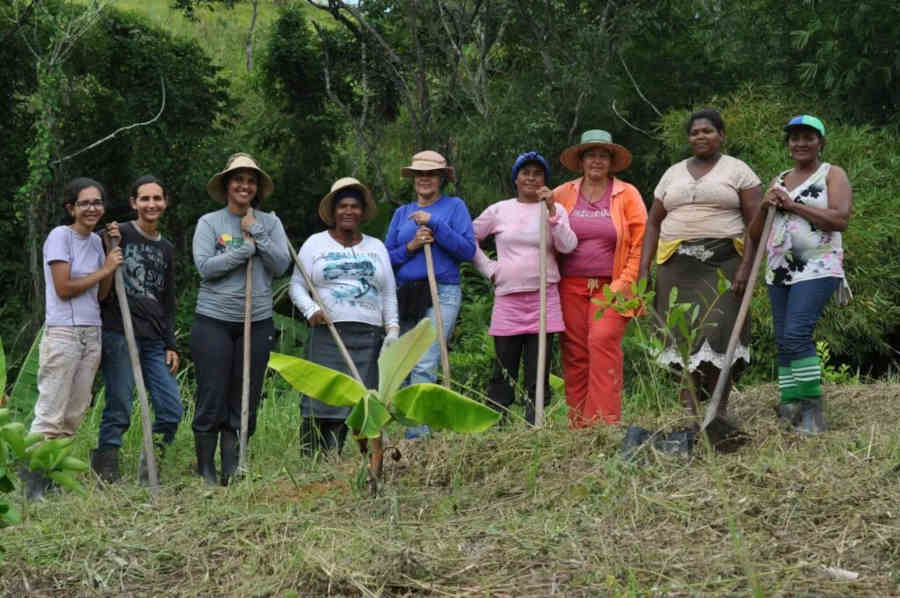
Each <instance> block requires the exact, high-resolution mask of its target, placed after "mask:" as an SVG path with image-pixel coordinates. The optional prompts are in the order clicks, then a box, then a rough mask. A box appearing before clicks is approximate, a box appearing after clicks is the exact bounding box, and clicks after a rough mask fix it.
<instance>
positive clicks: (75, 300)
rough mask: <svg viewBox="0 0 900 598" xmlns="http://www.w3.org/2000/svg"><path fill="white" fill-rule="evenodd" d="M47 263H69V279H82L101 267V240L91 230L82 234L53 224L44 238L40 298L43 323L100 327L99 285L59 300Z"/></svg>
mask: <svg viewBox="0 0 900 598" xmlns="http://www.w3.org/2000/svg"><path fill="white" fill-rule="evenodd" d="M50 262H66V263H67V264H69V278H70V279H76V278H84V277H85V276H88V275H90V274H93V273H94V272H96V271H97V270H99V269H100V268H102V267H103V264H104V263H105V262H106V254H105V253H104V252H103V242H102V241H101V240H100V237H99V236H97V235H96V234H94V233H91V234H90V235H88V236H86V237H83V236H81V235H79V234H78V233H76V232H75V231H74V230H72V228H71V227H68V226H57V227H56V228H54V229H53V230H52V231H50V234H49V235H47V240H46V241H44V286H45V290H44V301H45V306H46V312H47V316H46V318H45V320H44V323H45V324H46V325H47V326H100V325H101V323H102V322H101V320H100V303H99V302H98V301H97V290H98V289H99V286H100V285H99V284H95V285H94V286H92V287H91V288H89V289H88V290H86V291H85V292H83V293H81V294H80V295H78V296H77V297H72V298H71V299H63V298H61V297H60V296H59V295H57V294H56V287H55V286H54V285H53V275H52V274H51V273H50Z"/></svg>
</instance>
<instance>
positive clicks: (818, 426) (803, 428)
mask: <svg viewBox="0 0 900 598" xmlns="http://www.w3.org/2000/svg"><path fill="white" fill-rule="evenodd" d="M802 403H803V413H802V414H801V416H800V425H798V426H797V431H798V432H800V433H801V434H804V435H806V436H818V435H819V434H821V433H822V432H825V431H827V430H828V424H826V423H825V411H824V410H823V409H822V399H821V398H817V399H803V401H802Z"/></svg>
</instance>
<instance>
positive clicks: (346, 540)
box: [0, 385, 900, 597]
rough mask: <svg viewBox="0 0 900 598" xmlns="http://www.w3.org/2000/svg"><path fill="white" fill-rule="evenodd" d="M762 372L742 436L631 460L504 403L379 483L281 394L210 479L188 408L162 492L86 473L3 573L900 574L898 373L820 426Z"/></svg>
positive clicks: (772, 578)
mask: <svg viewBox="0 0 900 598" xmlns="http://www.w3.org/2000/svg"><path fill="white" fill-rule="evenodd" d="M774 392H775V391H774V388H773V387H771V386H763V387H757V388H753V389H750V390H747V391H744V392H743V393H741V394H740V395H739V396H737V397H735V399H734V405H735V414H736V415H737V416H739V417H740V418H741V419H742V420H743V421H744V424H745V427H746V429H747V431H749V432H750V433H751V435H752V441H751V443H750V444H749V445H747V446H745V447H744V448H743V449H741V450H740V451H739V452H737V453H734V454H730V455H703V454H698V455H697V456H695V457H694V458H693V459H692V460H685V459H680V458H670V457H664V456H661V455H657V454H655V453H652V452H651V453H647V455H646V458H642V459H639V460H638V462H637V463H635V464H627V463H623V462H622V461H621V460H620V459H619V458H618V457H617V452H618V446H619V443H620V442H621V439H622V436H623V431H622V429H621V428H618V429H611V428H607V427H603V428H599V429H595V430H588V431H577V432H573V431H569V430H567V429H564V428H560V427H555V428H554V427H550V428H547V429H544V430H541V431H530V430H526V429H525V428H524V427H523V426H520V425H511V426H508V427H507V428H505V429H501V430H494V431H491V432H488V433H485V434H482V435H479V436H472V437H462V436H455V435H446V434H441V435H438V436H437V437H435V438H432V439H431V440H428V441H419V442H415V443H411V444H410V443H403V444H402V446H401V451H402V453H403V456H402V458H401V459H400V461H399V462H397V463H393V462H390V463H389V464H388V466H387V479H386V487H385V488H384V490H383V492H382V494H381V496H379V497H378V498H377V499H369V498H368V497H366V496H364V495H361V494H359V493H356V492H354V491H352V490H351V480H352V479H353V478H354V477H355V476H356V474H357V472H358V465H359V460H358V455H357V454H356V451H355V450H348V451H346V452H345V453H346V454H345V457H344V458H343V459H340V460H337V459H335V460H330V461H328V460H326V461H324V462H321V461H320V462H310V461H308V460H303V459H301V458H300V457H299V456H298V455H297V451H296V436H295V434H294V430H296V428H294V427H293V426H294V425H295V423H296V417H297V416H296V403H295V402H294V401H293V400H292V399H282V400H279V399H277V398H274V397H273V398H270V399H268V400H267V401H266V402H265V403H264V409H263V414H262V416H261V425H260V432H259V435H258V437H257V438H255V439H254V444H253V446H252V449H253V455H252V457H253V467H254V472H258V473H257V475H255V476H254V477H253V479H251V480H246V481H244V482H243V483H240V484H238V485H234V486H232V487H229V488H217V489H213V490H210V489H208V488H206V487H204V486H202V485H201V483H200V481H199V478H197V477H196V476H192V475H191V474H190V472H189V471H188V465H187V463H188V462H189V458H188V456H187V455H188V454H189V453H190V441H189V430H184V429H182V430H181V431H180V432H179V440H178V442H177V445H178V446H180V448H179V450H178V451H176V453H175V455H174V456H172V455H170V458H169V459H168V460H167V462H166V464H165V469H164V472H163V473H164V480H165V483H166V487H165V488H164V490H163V492H162V494H161V495H160V496H159V497H158V498H157V499H155V500H154V501H152V503H151V501H150V499H149V495H148V494H147V492H146V491H145V490H143V489H141V488H140V487H139V486H137V485H136V484H135V483H134V480H133V477H132V478H131V479H129V480H128V481H126V482H124V483H121V484H118V485H117V486H115V487H113V488H108V489H102V488H100V487H97V486H95V485H94V482H93V481H91V480H87V484H88V486H89V487H88V491H87V495H86V496H85V497H78V496H75V495H69V494H67V495H58V496H54V497H53V498H51V500H49V501H47V502H45V503H41V504H38V505H36V506H34V507H33V508H32V509H31V511H30V513H29V520H28V522H27V523H25V524H23V525H21V526H19V527H18V528H15V529H12V530H5V531H4V535H3V536H2V545H3V546H4V547H5V548H6V550H7V552H6V555H5V557H4V558H5V562H4V563H3V565H2V571H3V575H2V576H0V595H9V596H22V595H31V594H28V592H29V591H30V592H34V595H43V596H75V595H79V596H92V595H107V594H109V595H112V594H123V595H124V594H127V595H131V596H150V595H162V594H165V595H174V596H222V595H224V596H408V595H441V596H470V595H477V596H551V595H559V596H600V595H618V596H638V595H640V596H649V595H660V596H662V595H665V596H697V595H750V594H755V595H765V596H798V595H809V596H812V595H815V596H849V595H853V596H873V597H875V596H879V597H881V596H891V595H894V596H896V595H900V509H898V504H900V501H898V499H900V470H898V468H897V465H898V463H900V421H898V419H900V415H898V414H900V385H866V386H849V387H829V388H828V391H827V392H828V399H829V400H828V408H827V412H828V417H829V421H830V423H831V426H832V430H831V431H830V432H829V433H827V434H826V435H825V436H823V437H820V438H816V439H804V438H799V437H797V436H796V435H795V434H793V433H791V432H788V431H785V430H782V429H780V428H779V427H778V426H777V425H776V423H775V421H774V417H772V409H771V405H770V398H771V397H772V396H773V395H774ZM674 417H675V416H674V415H670V416H668V417H662V418H657V419H656V420H649V419H648V420H647V421H643V422H641V423H642V424H644V425H647V426H650V427H654V426H655V427H659V426H662V425H677V424H678V423H679V422H676V421H674V420H673V418H674ZM129 442H132V443H134V438H132V439H131V440H130V441H129ZM134 445H135V446H136V443H134ZM82 450H84V451H85V452H86V449H82ZM701 453H702V451H701ZM134 455H136V451H135V452H134V454H133V455H132V456H131V457H129V458H133V457H134ZM128 463H133V461H128ZM132 476H133V474H132ZM844 578H854V579H852V580H850V579H844Z"/></svg>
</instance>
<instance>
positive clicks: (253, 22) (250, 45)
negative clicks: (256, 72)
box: [246, 0, 259, 73]
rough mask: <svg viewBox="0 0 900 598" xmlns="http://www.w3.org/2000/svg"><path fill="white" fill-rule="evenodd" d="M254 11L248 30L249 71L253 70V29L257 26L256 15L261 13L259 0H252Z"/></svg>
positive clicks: (247, 52)
mask: <svg viewBox="0 0 900 598" xmlns="http://www.w3.org/2000/svg"><path fill="white" fill-rule="evenodd" d="M250 4H251V5H252V6H253V13H252V14H251V15H250V30H249V31H248V32H247V46H246V54H247V72H248V73H249V72H251V71H253V30H254V29H255V28H256V16H257V15H258V14H259V0H250Z"/></svg>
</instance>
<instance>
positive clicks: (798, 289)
mask: <svg viewBox="0 0 900 598" xmlns="http://www.w3.org/2000/svg"><path fill="white" fill-rule="evenodd" d="M840 284H841V279H840V278H817V279H815V280H804V281H803V282H797V283H794V284H792V285H769V300H770V301H771V303H772V320H773V322H774V326H775V344H776V345H777V347H778V365H780V366H782V367H790V365H791V362H792V361H795V360H797V359H801V358H803V357H814V356H815V355H816V344H815V343H814V342H813V339H812V335H813V331H814V330H815V329H816V324H817V323H818V322H819V318H821V317H822V311H824V309H825V304H827V303H828V299H830V298H831V296H832V295H833V294H834V292H835V291H836V290H837V288H838V287H839V286H840Z"/></svg>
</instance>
